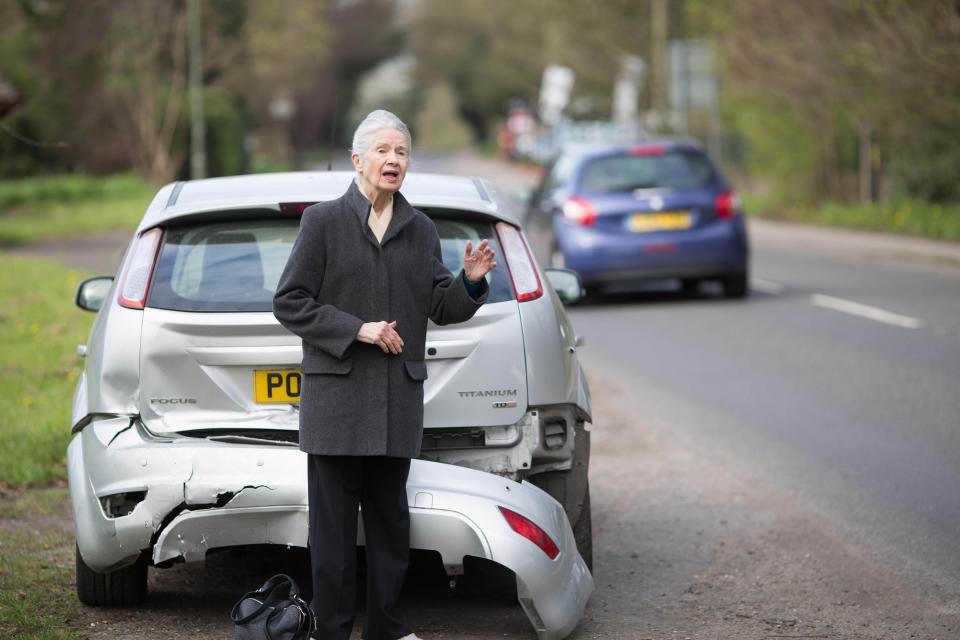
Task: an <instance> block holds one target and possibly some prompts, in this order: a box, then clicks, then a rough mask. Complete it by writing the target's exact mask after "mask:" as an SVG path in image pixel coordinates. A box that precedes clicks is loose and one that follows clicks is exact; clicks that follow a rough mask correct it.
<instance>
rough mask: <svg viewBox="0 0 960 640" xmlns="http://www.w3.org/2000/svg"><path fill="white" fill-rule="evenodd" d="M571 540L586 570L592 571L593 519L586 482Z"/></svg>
mask: <svg viewBox="0 0 960 640" xmlns="http://www.w3.org/2000/svg"><path fill="white" fill-rule="evenodd" d="M573 539H574V540H576V541H577V551H579V552H580V557H581V558H583V561H584V562H586V563H587V568H588V569H590V571H591V572H592V571H593V517H592V515H591V513H590V482H589V481H588V482H587V488H586V491H584V493H583V506H581V507H580V517H579V518H577V521H576V522H575V523H574V524H573Z"/></svg>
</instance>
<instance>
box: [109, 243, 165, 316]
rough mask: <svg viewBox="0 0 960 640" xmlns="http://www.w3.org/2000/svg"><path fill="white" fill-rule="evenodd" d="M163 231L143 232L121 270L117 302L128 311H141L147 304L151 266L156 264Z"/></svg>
mask: <svg viewBox="0 0 960 640" xmlns="http://www.w3.org/2000/svg"><path fill="white" fill-rule="evenodd" d="M161 237H163V231H161V230H160V229H159V228H153V229H150V230H149V231H144V232H143V233H141V234H140V237H139V238H137V240H136V242H134V244H133V249H132V250H131V253H130V259H129V260H127V266H126V267H125V268H124V270H123V277H122V278H121V280H120V295H119V296H118V297H117V302H119V303H120V306H122V307H127V308H128V309H143V306H144V305H145V304H146V302H147V293H148V292H149V291H150V277H151V276H152V275H153V266H154V265H155V264H156V262H157V253H158V251H159V249H160V238H161Z"/></svg>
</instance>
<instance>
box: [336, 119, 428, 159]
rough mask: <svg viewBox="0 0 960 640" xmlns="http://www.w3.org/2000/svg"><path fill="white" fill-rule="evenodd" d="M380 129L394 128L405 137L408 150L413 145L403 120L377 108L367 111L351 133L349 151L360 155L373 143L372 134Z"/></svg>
mask: <svg viewBox="0 0 960 640" xmlns="http://www.w3.org/2000/svg"><path fill="white" fill-rule="evenodd" d="M381 129H396V130H397V131H399V132H400V133H402V134H403V136H404V137H405V138H406V139H407V148H408V152H409V151H410V149H411V148H412V147H413V140H412V138H411V137H410V129H408V128H407V125H406V124H404V122H403V120H401V119H400V118H398V117H397V116H396V115H394V114H392V113H390V112H389V111H387V110H385V109H377V110H376V111H371V112H370V113H368V114H367V117H366V118H364V119H363V121H362V122H361V123H360V124H359V125H357V130H356V131H354V133H353V147H352V148H351V149H350V151H351V152H352V153H355V154H357V155H358V156H362V155H363V154H364V153H366V151H367V149H369V148H370V145H371V144H373V137H374V135H376V133H377V132H378V131H380V130H381Z"/></svg>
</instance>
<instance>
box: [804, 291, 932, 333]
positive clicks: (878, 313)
mask: <svg viewBox="0 0 960 640" xmlns="http://www.w3.org/2000/svg"><path fill="white" fill-rule="evenodd" d="M810 302H811V304H813V305H815V306H818V307H823V308H824V309H833V310H834V311H840V312H841V313H849V314H851V315H855V316H860V317H861V318H867V319H868V320H874V321H876V322H883V323H886V324H892V325H894V326H897V327H903V328H904V329H919V328H920V327H921V326H922V325H923V321H922V320H920V319H919V318H911V317H910V316H903V315H900V314H899V313H893V312H891V311H885V310H883V309H878V308H877V307H871V306H869V305H866V304H861V303H859V302H853V301H852V300H844V299H843V298H834V297H833V296H825V295H823V294H821V293H815V294H813V295H812V296H810Z"/></svg>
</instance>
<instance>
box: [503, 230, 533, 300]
mask: <svg viewBox="0 0 960 640" xmlns="http://www.w3.org/2000/svg"><path fill="white" fill-rule="evenodd" d="M497 236H499V238H500V246H501V247H503V253H504V257H505V258H506V262H507V271H509V272H510V281H511V282H512V283H513V291H514V293H516V295H517V302H526V301H527V300H536V299H537V298H539V297H540V296H542V295H543V285H541V284H540V276H539V275H538V274H537V268H536V266H534V264H533V258H532V257H530V249H528V248H527V243H526V242H524V241H523V236H521V235H520V231H519V230H518V229H517V228H516V227H514V226H511V225H509V224H507V223H506V222H499V223H497Z"/></svg>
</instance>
